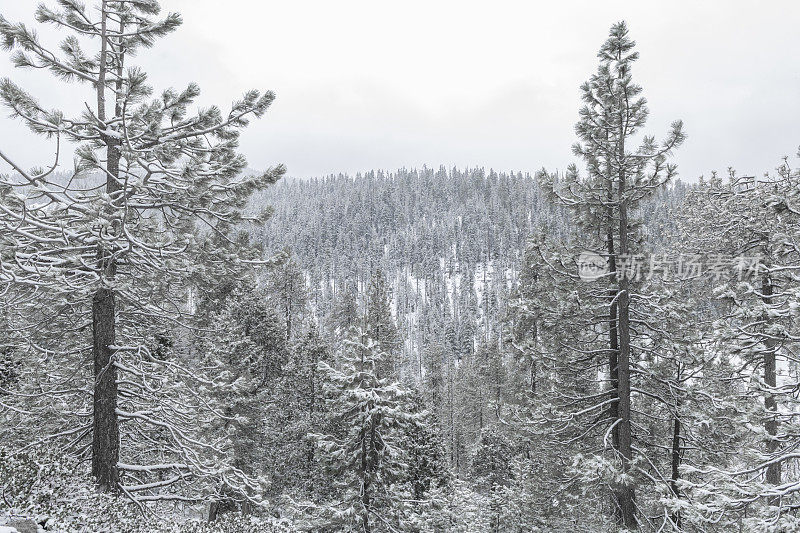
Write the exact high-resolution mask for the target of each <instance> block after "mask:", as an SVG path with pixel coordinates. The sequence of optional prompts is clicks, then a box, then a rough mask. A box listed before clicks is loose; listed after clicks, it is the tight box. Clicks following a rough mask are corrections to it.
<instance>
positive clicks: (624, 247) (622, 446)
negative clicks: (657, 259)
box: [617, 147, 636, 529]
mask: <svg viewBox="0 0 800 533" xmlns="http://www.w3.org/2000/svg"><path fill="white" fill-rule="evenodd" d="M621 148H622V147H621ZM621 152H622V153H624V151H622V150H621ZM625 179H626V178H625V175H624V173H623V172H620V180H619V184H618V187H619V196H618V198H619V253H620V255H621V256H623V257H625V256H628V255H629V253H630V250H629V247H628V201H627V199H626V198H625V194H626V190H625ZM621 274H622V275H620V276H618V277H617V279H618V280H619V294H618V309H617V311H618V313H619V318H618V321H617V328H618V333H619V360H618V361H617V366H618V368H619V371H618V373H619V404H618V405H619V407H618V409H619V419H620V422H619V424H618V426H619V455H620V457H621V459H622V470H623V473H625V474H628V472H629V470H630V461H631V458H632V437H631V369H630V356H631V330H630V310H629V305H630V280H629V279H628V276H627V273H626V272H622V273H621ZM617 503H618V513H619V516H618V518H619V519H620V520H619V521H620V523H621V524H622V525H623V526H625V527H627V528H630V529H635V528H636V502H635V495H634V489H633V486H632V485H631V484H630V483H628V482H625V483H622V484H621V485H620V486H619V487H618V489H617Z"/></svg>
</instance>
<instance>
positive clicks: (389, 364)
mask: <svg viewBox="0 0 800 533" xmlns="http://www.w3.org/2000/svg"><path fill="white" fill-rule="evenodd" d="M98 6H99V9H91V8H87V7H86V6H84V5H83V4H81V3H79V2H76V1H73V0H63V1H60V2H58V9H57V10H55V9H50V8H48V7H46V6H40V7H39V8H38V9H37V12H36V19H37V21H38V22H39V23H48V24H51V25H54V26H56V27H58V28H59V29H60V30H63V31H65V32H67V33H68V34H69V35H70V36H69V37H67V38H66V39H65V40H64V41H63V43H62V45H61V47H60V48H57V49H55V51H50V50H49V49H48V48H47V47H46V46H45V45H43V44H42V43H41V42H40V41H39V37H38V34H37V33H36V32H34V31H33V30H31V29H29V28H28V27H26V26H25V25H21V24H14V23H11V22H8V21H6V20H5V18H3V17H2V16H0V36H2V43H3V46H4V47H5V48H8V49H10V50H13V52H12V53H13V54H14V55H13V60H14V64H15V65H16V66H18V67H20V68H33V69H41V70H46V71H49V72H50V73H52V74H55V76H56V78H57V79H59V80H61V81H75V82H78V83H80V84H82V85H80V86H81V87H82V88H84V89H85V90H86V93H87V99H86V101H84V102H81V103H80V108H81V111H80V112H79V113H77V115H75V116H73V115H70V114H69V113H66V112H64V111H60V110H53V109H51V108H50V107H48V106H46V105H43V104H40V103H39V102H38V101H37V100H36V99H34V98H33V97H32V96H31V95H30V94H29V93H27V92H26V91H25V90H23V89H22V88H21V87H20V86H18V85H17V84H16V83H15V82H13V81H12V80H10V79H8V78H4V79H2V80H0V103H1V104H2V105H3V106H5V107H6V108H8V109H9V110H10V111H11V113H12V115H13V117H14V118H16V119H18V120H20V121H21V122H23V123H24V124H25V125H26V126H28V127H29V129H30V130H32V132H33V133H35V134H39V135H41V136H43V137H44V139H45V140H47V141H49V142H52V143H53V146H54V148H55V150H54V153H55V154H56V155H55V162H52V161H51V162H49V163H48V164H47V165H44V164H43V165H42V166H41V167H40V168H35V169H31V170H26V169H25V168H23V166H22V165H21V164H19V163H17V162H16V160H15V159H14V157H13V156H12V155H9V154H6V153H5V152H3V151H0V159H2V161H3V164H4V165H6V166H7V167H9V168H10V170H9V171H8V172H7V173H5V174H0V299H2V307H1V308H0V328H1V329H2V336H1V337H0V416H1V417H2V418H0V485H1V486H0V496H2V497H1V498H0V500H2V503H1V504H0V532H2V533H14V532H15V531H17V532H28V531H59V532H61V531H65V532H88V531H91V532H95V531H97V532H101V531H102V532H106V531H125V532H154V531H155V532H159V531H163V532H165V533H166V532H168V531H187V532H192V531H194V532H208V533H211V532H226V533H236V532H290V531H291V532H294V531H309V532H326V533H327V532H331V533H332V532H340V531H341V532H354V533H355V532H358V533H394V532H399V531H402V532H437V533H438V532H442V533H451V532H452V533H484V532H492V533H500V532H503V533H505V532H519V533H522V532H538V531H542V532H544V531H547V532H550V531H553V532H576V531H586V532H598V531H633V530H642V531H698V532H700V531H702V532H706V531H708V532H727V531H759V532H761V531H764V532H775V533H777V532H790V531H799V530H800V516H798V510H799V509H800V469H799V467H798V465H799V464H800V463H798V459H800V456H799V455H798V451H797V450H798V446H800V437H798V435H800V398H799V396H800V395H799V394H798V391H800V366H799V364H798V358H797V349H798V343H800V329H799V328H798V319H800V206H799V205H798V202H799V201H800V171H798V169H797V164H796V162H795V160H794V159H793V158H788V157H787V158H785V159H783V160H782V162H781V160H780V158H779V154H778V156H776V157H777V159H776V162H777V164H776V168H775V169H765V171H764V173H763V174H761V175H759V176H757V177H754V176H739V175H737V174H736V172H735V171H733V170H729V171H728V173H727V174H726V175H725V176H724V178H723V177H722V176H720V175H718V174H716V173H714V174H711V175H709V176H708V177H707V178H703V177H699V178H698V179H697V180H694V179H692V180H687V182H682V181H680V180H679V179H678V176H679V173H678V170H679V169H678V167H677V165H676V163H675V158H674V156H675V153H676V152H677V151H678V150H680V149H681V147H682V145H684V144H685V143H687V142H691V139H690V138H688V137H687V134H686V133H685V132H684V126H683V123H682V122H681V121H679V120H677V121H675V122H673V123H672V124H671V125H670V126H669V127H668V128H667V131H666V132H664V134H663V136H662V137H658V138H657V137H653V136H651V135H650V134H649V132H648V130H647V119H648V115H649V111H648V104H647V101H646V100H645V99H644V97H643V96H642V95H643V89H642V87H640V86H639V85H637V84H636V83H635V81H634V77H633V74H632V73H633V67H634V65H635V64H636V62H637V61H638V60H639V56H638V53H637V52H636V50H635V43H634V41H633V40H632V38H631V36H630V34H629V30H628V27H627V25H626V24H625V23H624V22H620V23H617V24H614V25H613V26H612V28H611V30H610V32H609V34H608V38H607V40H606V41H605V43H604V44H602V46H601V48H600V51H599V53H598V55H597V61H598V66H597V70H596V71H595V73H594V74H592V75H590V77H589V79H588V81H587V82H586V83H585V84H583V85H582V86H581V87H580V92H581V101H582V104H581V107H580V108H579V111H578V122H577V124H576V126H575V135H576V143H575V145H574V146H573V155H574V158H575V162H569V161H565V162H564V165H565V167H564V168H565V169H566V170H565V171H561V172H555V171H552V170H548V169H542V170H539V171H538V172H535V173H503V172H496V171H493V170H485V169H482V168H472V169H445V168H439V169H438V170H433V169H430V168H427V167H423V168H421V169H415V170H408V169H402V170H398V171H395V172H381V171H375V172H370V173H367V174H364V175H357V176H352V177H348V176H328V177H320V178H317V179H311V180H299V179H288V178H286V177H285V176H284V174H285V173H286V169H285V168H284V167H283V166H282V165H279V164H276V165H275V166H274V167H271V168H269V169H266V170H264V171H261V172H251V171H249V170H248V167H247V161H246V159H245V158H244V156H243V155H242V154H240V153H239V152H238V150H239V144H238V142H239V138H240V134H241V132H242V130H243V129H244V128H245V127H246V126H247V125H248V124H249V121H251V120H253V119H256V118H260V117H262V116H264V115H265V114H266V113H267V111H268V109H269V108H270V106H271V104H272V102H273V99H274V95H273V94H272V93H271V92H269V91H266V92H261V91H256V90H251V91H248V92H246V93H245V94H244V95H243V96H242V97H241V98H240V99H238V100H235V101H234V102H233V104H232V105H231V106H230V107H229V108H226V109H225V110H223V109H222V108H219V107H216V106H211V107H198V106H196V104H195V103H196V101H197V98H198V96H199V87H198V86H197V85H195V84H193V83H192V84H188V85H187V86H186V87H185V88H184V89H181V90H174V89H166V90H163V91H161V92H155V91H154V89H153V87H151V86H150V84H149V82H148V79H147V76H146V75H145V74H144V72H143V71H142V70H140V69H139V68H138V67H134V66H132V65H131V63H130V61H131V60H132V58H135V57H136V56H135V52H136V51H137V50H141V49H143V48H149V47H151V46H153V45H154V44H155V43H156V42H157V41H158V40H159V38H161V37H163V36H165V35H167V34H169V33H171V32H172V31H173V30H175V29H176V28H177V27H178V26H179V25H180V23H181V18H180V16H178V15H175V14H167V15H166V16H163V15H161V14H160V6H159V4H158V2H156V1H155V0H136V1H128V0H124V1H123V0H120V1H117V0H102V1H100V2H99V3H98ZM76 35H77V36H76ZM84 47H93V48H91V50H92V51H91V52H85V51H84ZM90 101H91V104H89V103H88V102H90ZM67 117H71V118H67ZM62 143H72V144H74V145H77V148H76V150H75V165H74V168H73V169H72V171H70V172H67V173H64V172H58V171H57V169H58V168H59V167H58V158H59V156H58V153H59V150H60V149H61V146H62ZM798 157H800V154H798ZM43 159H44V156H43ZM687 183H688V184H687Z"/></svg>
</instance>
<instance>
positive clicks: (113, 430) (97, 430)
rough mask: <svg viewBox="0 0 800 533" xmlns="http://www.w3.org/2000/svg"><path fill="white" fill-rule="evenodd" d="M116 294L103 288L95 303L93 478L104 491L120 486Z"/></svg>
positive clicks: (93, 325) (93, 318) (93, 308)
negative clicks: (115, 362) (115, 350)
mask: <svg viewBox="0 0 800 533" xmlns="http://www.w3.org/2000/svg"><path fill="white" fill-rule="evenodd" d="M114 307H115V306H114V293H113V291H111V290H110V289H99V290H98V291H97V292H96V293H95V295H94V300H93V301H92V334H93V339H94V343H93V347H92V354H93V355H94V421H93V439H92V475H93V476H94V477H95V479H96V481H97V484H98V486H99V488H100V490H102V491H113V490H116V488H117V485H118V483H119V471H118V470H117V462H118V461H119V421H118V419H117V369H116V367H115V366H114V364H113V360H112V356H113V350H111V348H110V347H109V346H113V345H114V326H115V324H114V321H115V319H114Z"/></svg>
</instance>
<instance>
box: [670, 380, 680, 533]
mask: <svg viewBox="0 0 800 533" xmlns="http://www.w3.org/2000/svg"><path fill="white" fill-rule="evenodd" d="M680 376H681V374H680V367H678V382H680V379H681V378H680ZM680 408H681V400H680V398H678V399H677V401H676V402H675V419H674V420H673V425H672V461H671V463H672V464H671V466H672V479H670V483H669V486H670V490H672V495H673V496H675V498H680V497H681V491H680V489H679V488H678V480H679V479H680V472H679V471H678V468H679V467H680V465H681V419H680ZM672 523H673V524H675V527H676V528H677V529H678V530H680V529H681V514H680V512H674V513H672Z"/></svg>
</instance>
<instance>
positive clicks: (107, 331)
mask: <svg viewBox="0 0 800 533" xmlns="http://www.w3.org/2000/svg"><path fill="white" fill-rule="evenodd" d="M107 3H108V0H103V2H102V18H101V40H102V44H101V50H100V65H99V75H98V83H97V88H96V89H97V118H98V120H99V121H100V123H101V126H102V127H103V128H105V127H106V124H105V121H106V97H105V84H106V70H107V69H108V68H109V67H108V34H107V23H108V6H107ZM120 61H121V58H120ZM115 111H116V112H119V102H118V101H117V102H116V106H115ZM102 137H103V141H104V142H105V144H106V146H107V152H106V171H107V174H106V192H107V193H108V194H111V195H113V193H115V192H117V191H118V190H119V189H120V187H119V184H118V182H117V178H118V176H119V161H120V149H119V141H118V140H116V139H114V138H113V137H109V136H107V135H102ZM97 259H98V268H99V270H100V273H101V277H102V278H113V277H114V275H115V274H116V262H115V261H114V258H113V250H106V249H104V248H103V246H102V245H100V246H99V247H98V250H97ZM115 314H116V301H115V298H114V291H113V289H111V288H108V287H101V288H100V289H98V290H97V292H95V294H94V297H93V299H92V356H93V359H94V399H93V408H94V412H93V420H92V435H93V436H92V475H93V476H94V477H95V480H96V482H97V485H98V488H99V489H100V490H101V491H115V490H117V487H118V485H119V470H118V468H117V463H118V462H119V447H120V439H119V419H118V416H117V369H116V367H115V366H114V362H113V355H114V354H113V350H112V349H111V346H113V345H114V344H115V338H116V333H115V329H116V317H115Z"/></svg>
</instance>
